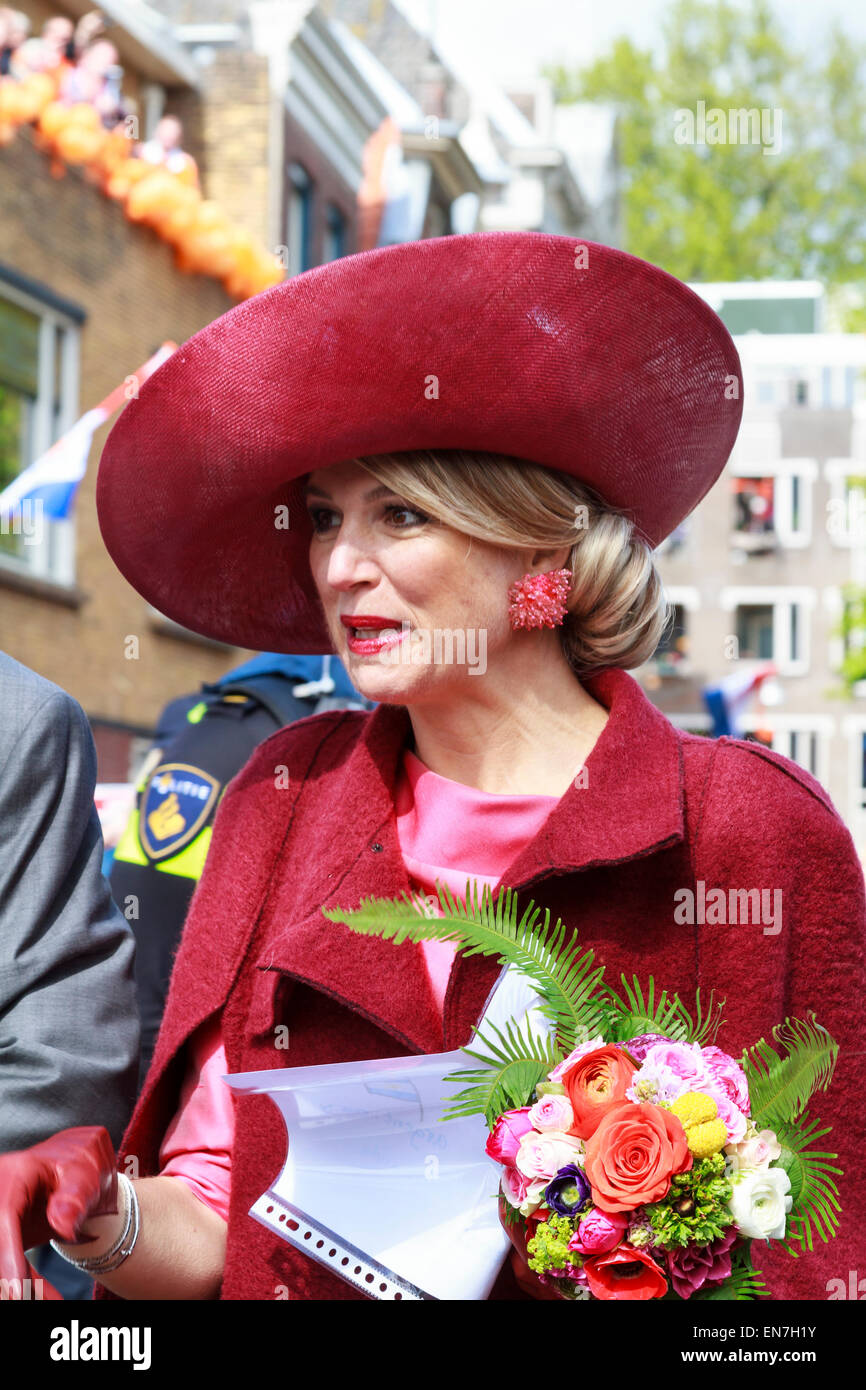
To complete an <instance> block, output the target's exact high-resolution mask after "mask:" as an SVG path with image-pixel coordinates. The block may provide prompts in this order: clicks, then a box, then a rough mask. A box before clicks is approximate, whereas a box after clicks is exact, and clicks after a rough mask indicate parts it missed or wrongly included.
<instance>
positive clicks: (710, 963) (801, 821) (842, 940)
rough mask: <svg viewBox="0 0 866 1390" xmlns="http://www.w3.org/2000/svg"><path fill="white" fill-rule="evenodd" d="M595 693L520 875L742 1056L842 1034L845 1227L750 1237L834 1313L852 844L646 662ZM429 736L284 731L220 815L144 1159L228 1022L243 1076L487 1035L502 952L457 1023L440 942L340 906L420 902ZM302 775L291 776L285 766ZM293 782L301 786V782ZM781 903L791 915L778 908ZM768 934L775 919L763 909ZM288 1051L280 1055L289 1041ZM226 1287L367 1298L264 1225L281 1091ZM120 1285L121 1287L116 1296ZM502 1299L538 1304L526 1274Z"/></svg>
mask: <svg viewBox="0 0 866 1390" xmlns="http://www.w3.org/2000/svg"><path fill="white" fill-rule="evenodd" d="M585 685H586V688H587V689H588V690H589V692H590V693H591V694H592V695H594V696H595V698H596V699H598V700H599V701H600V702H601V703H602V704H603V705H605V707H606V708H608V709H609V711H610V717H609V719H608V723H607V725H606V727H605V729H604V730H603V732H602V734H601V737H600V738H599V740H598V742H597V743H596V745H595V747H594V748H593V750H592V752H591V754H590V755H589V758H588V759H587V762H586V776H585V779H582V780H585V782H586V785H585V786H580V785H572V786H570V787H569V789H568V791H567V792H566V793H565V795H564V796H563V797H562V799H561V800H560V801H559V803H558V804H557V805H556V806H555V808H554V809H553V811H552V812H551V814H550V816H549V818H548V819H547V821H546V822H545V824H544V825H543V826H542V828H541V830H540V832H539V834H538V835H537V836H536V838H535V839H534V840H533V841H532V842H531V843H530V844H528V845H527V846H526V847H525V848H524V849H523V850H522V851H521V852H520V853H519V854H518V855H517V857H516V859H515V860H514V862H513V863H512V864H511V866H510V869H509V870H508V872H507V873H506V874H505V875H504V876H503V880H502V882H503V883H504V884H506V885H507V886H509V887H512V888H515V889H518V890H519V897H518V902H519V903H520V904H522V905H524V906H525V905H526V903H527V902H528V901H529V899H530V898H532V899H534V900H535V902H537V903H539V904H541V905H543V906H546V907H548V908H549V909H550V911H551V913H552V915H553V916H554V918H555V917H557V916H559V917H562V918H563V920H564V921H565V922H566V924H567V925H568V926H570V927H578V928H579V930H580V940H581V943H582V945H583V946H584V947H585V946H592V947H593V948H594V949H595V951H596V954H597V960H598V962H599V963H603V964H605V965H606V967H607V971H606V978H607V979H608V981H610V982H611V983H614V984H618V983H619V977H620V973H621V972H625V973H627V974H628V976H629V977H631V975H632V973H633V972H636V973H637V974H638V975H639V976H640V978H641V980H642V981H643V982H645V981H646V977H647V976H648V975H649V974H650V973H652V974H653V975H654V976H655V980H656V983H657V986H658V987H664V988H666V989H668V990H669V991H672V992H673V991H676V992H678V993H679V994H680V996H681V998H682V999H683V1000H684V1002H685V1003H686V1005H687V1007H689V1008H691V1006H692V1004H693V1001H694V994H695V989H696V987H697V986H700V987H701V996H702V999H704V1000H706V999H708V998H709V993H710V990H711V989H715V990H716V991H717V995H718V994H721V995H724V996H726V997H727V1007H726V1010H725V1017H726V1023H725V1025H724V1027H723V1028H722V1029H721V1031H720V1033H719V1036H718V1038H717V1043H718V1045H719V1046H720V1047H722V1048H724V1049H725V1050H727V1051H729V1052H731V1053H733V1054H735V1055H739V1053H740V1051H741V1049H742V1048H743V1046H744V1045H746V1046H750V1045H751V1044H753V1043H754V1042H756V1041H757V1039H758V1038H759V1037H761V1036H762V1035H765V1036H767V1037H768V1038H769V1035H770V1030H771V1028H772V1027H773V1025H774V1024H777V1023H780V1022H781V1021H782V1020H783V1019H784V1018H785V1016H786V1015H798V1016H801V1017H803V1016H805V1015H806V1014H807V1012H808V1011H809V1010H812V1009H813V1010H814V1011H815V1012H816V1014H817V1017H818V1021H819V1022H820V1023H822V1024H823V1025H824V1026H825V1027H826V1028H827V1029H828V1030H829V1031H830V1032H831V1033H832V1035H833V1036H834V1037H835V1038H836V1039H837V1041H838V1042H839V1043H840V1044H841V1051H840V1057H839V1063H838V1066H837V1070H836V1076H835V1079H834V1082H833V1086H832V1089H831V1091H830V1092H829V1093H828V1094H826V1095H825V1094H823V1093H819V1095H818V1096H817V1098H816V1099H815V1100H814V1101H813V1103H812V1106H811V1107H810V1114H812V1115H814V1116H819V1117H820V1118H821V1120H822V1121H823V1122H824V1123H826V1124H832V1126H833V1133H832V1135H831V1136H830V1138H829V1139H825V1140H823V1141H822V1142H821V1143H819V1144H818V1146H817V1147H819V1148H829V1149H831V1150H832V1151H836V1152H837V1153H838V1154H839V1159H838V1162H837V1166H838V1167H841V1168H843V1169H844V1170H845V1176H844V1178H842V1179H839V1188H840V1195H841V1199H842V1205H843V1219H842V1225H841V1228H840V1234H839V1236H838V1237H837V1238H836V1239H835V1240H834V1241H832V1242H830V1243H829V1244H827V1245H822V1244H821V1243H820V1242H818V1243H817V1249H816V1251H815V1253H814V1254H812V1255H807V1256H804V1257H803V1258H801V1259H799V1260H796V1261H795V1260H793V1259H792V1258H791V1257H790V1256H788V1255H786V1254H785V1253H784V1252H782V1251H781V1250H778V1249H776V1250H774V1251H772V1252H770V1251H766V1250H764V1249H762V1248H761V1247H760V1246H759V1243H757V1242H756V1243H755V1244H754V1245H753V1253H754V1255H755V1256H756V1264H758V1265H759V1266H760V1267H761V1268H762V1269H763V1271H764V1274H765V1277H766V1279H767V1282H768V1283H769V1285H770V1288H771V1290H772V1292H773V1294H774V1296H775V1297H776V1298H797V1299H807V1298H810V1299H823V1298H826V1297H827V1283H828V1280H830V1279H834V1278H842V1279H843V1280H847V1273H848V1271H849V1270H850V1269H854V1268H856V1267H857V1262H858V1258H859V1259H860V1262H861V1263H862V1254H863V1242H862V1230H863V1222H864V1220H866V1210H864V1201H863V1192H864V1182H863V1170H864V1154H863V1144H864V1134H866V1119H864V1116H866V1042H864V1019H863V1001H864V998H866V962H864V937H866V901H864V881H863V873H862V870H861V867H860V864H859V861H858V859H857V855H856V852H855V849H854V845H853V842H852V839H851V836H850V834H849V832H848V830H847V829H846V827H845V825H844V824H843V822H842V821H841V819H840V818H839V816H838V814H837V813H836V811H835V809H834V807H833V805H832V802H831V801H830V799H829V797H828V795H827V793H826V792H825V791H824V789H823V788H822V787H821V786H820V784H819V783H818V782H817V781H816V780H815V779H814V778H813V777H811V776H810V775H809V773H807V772H805V771H804V770H803V769H802V768H800V767H799V766H798V765H797V764H795V763H793V762H791V761H789V760H788V759H786V758H784V757H782V756H781V755H779V754H776V753H773V752H769V751H767V750H766V749H764V748H761V747H759V746H758V745H756V744H754V743H747V742H745V741H741V740H738V739H729V738H722V739H718V740H711V739H705V738H701V737H698V736H695V735H690V734H686V733H683V732H680V731H679V730H677V729H675V728H674V727H673V726H672V725H671V723H670V722H669V721H668V720H667V719H666V718H665V716H664V715H663V714H662V713H661V712H660V711H659V710H657V709H656V707H655V706H654V705H653V704H652V703H651V701H650V700H649V699H648V698H647V697H646V696H645V695H644V693H643V691H642V689H641V687H640V686H639V685H638V683H637V682H636V681H635V680H634V678H633V677H632V676H630V675H629V674H628V673H627V672H624V671H619V670H613V669H611V670H608V671H605V672H602V673H601V674H599V675H596V676H594V677H591V678H589V679H588V680H586V682H585ZM409 733H410V723H409V716H408V712H407V710H406V709H405V708H404V707H403V706H395V705H391V706H387V705H380V706H379V707H378V708H377V709H376V710H374V711H373V712H372V713H371V714H366V713H360V712H356V711H335V712H328V713H323V714H319V715H313V716H311V717H310V718H308V719H302V720H300V721H299V722H298V723H295V724H292V725H290V726H288V727H287V728H285V729H282V730H280V731H279V732H278V733H276V734H274V735H273V736H272V737H271V738H269V739H267V740H266V741H265V742H264V743H263V744H262V745H261V746H260V747H259V748H258V749H257V750H256V752H255V753H254V755H253V756H252V758H251V759H250V760H249V762H248V763H247V764H246V766H245V767H244V768H243V769H242V770H241V772H239V773H238V775H237V776H236V777H235V778H234V780H233V781H232V782H231V784H230V786H229V788H228V790H227V792H226V794H225V796H224V798H223V801H222V804H221V806H220V808H219V811H218V814H217V817H216V822H215V825H214V833H213V839H212V842H211V847H210V851H209V854H208V858H207V862H206V865H205V869H204V872H203V874H202V877H201V880H200V882H199V884H198V887H197V889H196V893H195V896H194V898H193V900H192V903H191V906H190V909H189V914H188V917H187V921H186V925H185V929H184V935H183V940H182V942H181V946H180V950H179V952H178V956H177V960H176V964H175V968H174V972H173V975H172V980H171V987H170V990H169V995H168V1002H167V1005H166V1011H165V1017H164V1020H163V1024H162V1029H161V1031H160V1034H159V1039H158V1042H157V1046H156V1051H155V1055H154V1058H153V1063H152V1066H151V1069H150V1072H149V1074H148V1077H147V1081H146V1084H145V1087H144V1090H143V1092H142V1095H141V1097H140V1099H139V1103H138V1105H137V1107H136V1110H135V1113H134V1114H133V1117H132V1120H131V1121H130V1125H129V1128H128V1130H127V1132H126V1135H125V1137H124V1141H123V1146H122V1149H121V1158H123V1157H125V1156H126V1155H129V1154H135V1155H137V1157H138V1162H139V1172H140V1175H141V1176H142V1177H146V1176H149V1175H152V1174H155V1173H156V1172H158V1150H159V1145H160V1141H161V1139H162V1136H163V1133H164V1131H165V1129H166V1127H167V1125H168V1123H169V1121H170V1119H171V1117H172V1115H173V1113H174V1111H175V1109H176V1107H177V1104H178V1097H179V1090H180V1085H181V1081H182V1078H183V1072H184V1067H185V1061H186V1058H185V1047H184V1044H185V1042H186V1040H187V1039H188V1038H189V1037H190V1035H191V1034H192V1032H193V1031H194V1029H196V1028H197V1027H198V1026H199V1024H201V1023H202V1022H203V1021H204V1020H205V1019H207V1018H208V1017H209V1016H210V1015H212V1014H214V1013H219V1014H221V1016H222V1030H223V1036H224V1039H225V1044H226V1052H227V1057H228V1064H229V1068H230V1070H231V1071H233V1072H240V1071H257V1070H260V1069H264V1068H270V1067H281V1066H287V1065H289V1066H293V1067H294V1066H305V1065H312V1064H315V1063H326V1062H343V1061H350V1060H354V1059H362V1058H374V1057H387V1056H396V1055H404V1054H406V1053H419V1052H437V1051H444V1050H446V1049H449V1048H454V1047H459V1046H461V1045H463V1044H465V1043H468V1042H469V1039H470V1035H471V1029H472V1025H473V1023H475V1022H477V1020H478V1017H479V1015H480V1012H481V1008H482V1006H483V1003H484V1001H485V998H486V996H487V994H488V992H489V990H490V988H491V986H492V984H493V982H494V980H495V978H496V975H497V973H498V969H499V967H498V965H497V964H496V962H495V961H494V960H492V959H485V958H481V957H478V956H473V957H472V958H470V959H468V960H458V961H457V962H456V964H455V967H454V969H453V971H452V974H451V979H450V982H449V986H448V993H447V996H446V999H445V1007H444V1020H445V1021H444V1033H443V1026H442V1022H441V1020H440V1017H439V1015H438V1013H437V1009H436V1006H435V1003H434V1000H433V998H432V995H431V993H430V987H429V984H428V980H427V974H426V970H425V968H424V964H423V960H422V954H421V948H420V947H419V946H418V945H415V944H412V943H404V944H403V945H402V946H394V945H393V944H391V943H389V942H383V941H381V940H379V939H377V938H362V937H358V936H356V935H355V934H353V933H352V932H350V930H349V929H348V927H345V926H343V925H341V924H338V923H334V922H331V921H329V920H328V919H327V918H325V917H323V916H322V915H321V912H320V908H321V907H322V906H327V907H331V906H335V905H338V904H339V905H341V906H344V907H356V906H357V905H358V903H359V902H360V899H361V898H362V897H363V896H366V895H369V894H373V895H376V896H382V897H392V896H396V895H398V894H400V893H402V892H404V891H406V890H407V889H408V887H409V881H408V877H407V874H406V869H405V867H404V864H403V861H402V858H401V855H400V848H399V843H398V838H397V829H396V823H395V816H394V808H393V788H394V783H395V777H396V772H397V768H398V762H399V757H400V753H401V750H402V748H403V746H404V744H405V742H406V741H407V738H408V735H409ZM281 769H288V776H285V775H281V771H280V770H281ZM286 783H288V785H286ZM699 880H702V881H703V883H704V884H705V887H706V892H707V894H709V892H710V890H711V889H712V888H719V887H720V888H723V889H724V890H725V897H726V899H727V890H728V889H729V888H743V889H752V888H758V889H770V890H774V889H781V891H782V905H783V908H782V918H781V920H782V926H781V930H780V931H779V932H778V933H777V934H772V931H771V930H770V931H767V930H765V926H764V925H762V924H761V923H754V924H750V923H743V924H740V925H737V924H733V925H721V924H717V925H708V924H703V925H702V924H700V923H698V922H695V924H693V925H679V924H678V923H677V920H676V919H675V915H674V914H675V911H676V906H677V903H678V902H679V901H681V899H677V898H675V896H674V895H675V894H676V893H677V892H678V890H682V889H691V890H692V891H698V890H697V884H698V881H699ZM769 901H773V897H772V893H771V894H770V897H769ZM765 922H766V919H765ZM281 1023H285V1024H286V1025H288V1028H289V1047H288V1049H287V1050H278V1049H277V1048H276V1047H275V1027H276V1025H278V1024H281ZM236 1121H237V1129H236V1141H235V1149H234V1154H233V1163H232V1192H231V1209H230V1215H229V1223H228V1245H227V1254H226V1265H225V1276H224V1280H223V1285H222V1291H221V1297H222V1298H224V1299H272V1298H279V1297H283V1298H285V1297H286V1293H285V1290H286V1289H288V1296H289V1297H290V1298H292V1299H356V1298H364V1297H366V1295H364V1294H362V1293H360V1292H359V1291H358V1290H356V1289H354V1288H352V1287H351V1286H349V1285H348V1284H346V1283H345V1282H344V1281H342V1280H341V1279H339V1278H338V1276H337V1275H335V1274H333V1273H332V1272H331V1271H330V1270H327V1269H324V1268H322V1267H321V1266H319V1265H318V1264H317V1263H316V1262H315V1261H312V1260H310V1259H309V1258H308V1257H307V1256H306V1255H304V1254H302V1253H301V1252H299V1251H296V1250H294V1249H293V1248H292V1247H291V1246H289V1245H287V1244H286V1243H285V1242H283V1241H281V1240H280V1239H279V1238H278V1237H276V1236H274V1235H272V1234H270V1233H269V1232H268V1231H266V1230H265V1229H264V1227H262V1226H260V1225H259V1224H258V1223H257V1222H256V1221H254V1220H253V1219H252V1218H251V1217H249V1216H248V1215H247V1212H248V1210H249V1208H250V1206H251V1205H252V1203H253V1201H254V1200H255V1199H256V1198H257V1197H258V1196H259V1195H260V1194H261V1193H262V1192H264V1191H265V1189H266V1188H267V1187H268V1185H269V1183H270V1182H272V1181H273V1179H274V1178H275V1177H276V1175H277V1173H278V1172H279V1170H280V1168H281V1166H282V1163H283V1161H284V1158H285V1132H284V1128H283V1123H282V1120H281V1118H280V1116H279V1114H278V1113H277V1110H276V1108H275V1107H274V1106H273V1104H272V1102H271V1101H270V1100H268V1099H267V1097H264V1096H249V1097H245V1098H242V1099H241V1100H240V1101H239V1103H238V1110H237V1116H236ZM98 1296H102V1297H105V1296H109V1297H111V1296H112V1295H107V1293H106V1291H105V1290H104V1289H100V1290H99V1291H98ZM493 1296H494V1297H500V1298H501V1297H505V1298H520V1297H522V1295H521V1294H520V1293H519V1291H518V1289H517V1286H516V1284H515V1283H514V1282H513V1279H512V1277H511V1275H510V1271H509V1267H508V1266H507V1265H506V1266H505V1269H504V1272H503V1275H502V1276H500V1280H499V1283H498V1284H497V1287H496V1289H495V1291H494V1294H493Z"/></svg>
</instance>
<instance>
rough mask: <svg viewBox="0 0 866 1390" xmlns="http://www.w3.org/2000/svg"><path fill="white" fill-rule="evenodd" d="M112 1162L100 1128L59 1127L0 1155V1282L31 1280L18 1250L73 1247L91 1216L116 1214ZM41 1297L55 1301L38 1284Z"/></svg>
mask: <svg viewBox="0 0 866 1390" xmlns="http://www.w3.org/2000/svg"><path fill="white" fill-rule="evenodd" d="M117 1209H118V1203H117V1160H116V1157H115V1153H114V1147H113V1145H112V1142H111V1138H110V1136H109V1133H108V1130H107V1129H103V1127H102V1126H101V1125H84V1126H80V1127H79V1128H77V1129H62V1130H60V1131H59V1133H57V1134H52V1136H51V1138H50V1139H45V1140H43V1142H42V1143H41V1144H34V1145H33V1147H32V1148H30V1149H18V1150H16V1151H14V1152H12V1153H8V1154H0V1279H9V1280H12V1279H18V1280H24V1279H37V1278H39V1277H40V1276H39V1275H37V1274H36V1272H35V1270H33V1269H32V1268H31V1267H30V1265H29V1264H28V1263H27V1260H26V1258H25V1255H24V1252H25V1250H30V1249H32V1248H33V1247H34V1246H36V1245H44V1244H45V1242H46V1241H48V1240H51V1239H54V1240H59V1241H61V1242H64V1243H66V1244H67V1245H75V1244H78V1243H79V1242H81V1243H89V1242H90V1241H92V1240H93V1239H95V1237H92V1236H82V1234H81V1227H82V1225H83V1224H84V1223H85V1222H86V1221H87V1220H88V1219H89V1218H90V1217H92V1216H111V1215H113V1214H114V1213H116V1212H117ZM42 1282H43V1286H44V1291H45V1292H44V1296H45V1297H46V1298H55V1299H58V1298H60V1294H59V1293H58V1292H57V1290H56V1289H54V1288H52V1286H51V1285H50V1284H49V1283H48V1281H47V1280H43V1281H42Z"/></svg>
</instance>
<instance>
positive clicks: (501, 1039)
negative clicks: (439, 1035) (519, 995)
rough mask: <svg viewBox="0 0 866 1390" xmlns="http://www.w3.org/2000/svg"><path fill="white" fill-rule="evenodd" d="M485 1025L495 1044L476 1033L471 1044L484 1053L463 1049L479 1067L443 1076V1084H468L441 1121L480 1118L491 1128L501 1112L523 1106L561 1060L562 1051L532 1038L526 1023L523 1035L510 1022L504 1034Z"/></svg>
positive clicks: (492, 1025) (549, 1041)
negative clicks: (463, 1117) (469, 1116)
mask: <svg viewBox="0 0 866 1390" xmlns="http://www.w3.org/2000/svg"><path fill="white" fill-rule="evenodd" d="M487 1026H488V1027H489V1028H490V1029H492V1031H493V1032H494V1033H495V1034H496V1039H497V1041H495V1042H494V1041H492V1040H491V1039H490V1038H489V1037H485V1036H484V1035H483V1034H481V1033H479V1032H476V1034H475V1037H474V1038H473V1042H480V1043H482V1044H483V1045H484V1047H485V1048H486V1049H487V1051H486V1053H485V1052H476V1051H475V1050H474V1049H471V1048H468V1047H464V1048H463V1051H464V1052H465V1053H466V1055H467V1056H468V1057H474V1058H475V1059H476V1060H477V1061H479V1062H481V1063H482V1066H481V1067H475V1068H472V1069H471V1070H465V1071H456V1072H451V1073H449V1075H448V1076H446V1077H445V1080H446V1081H454V1082H460V1081H468V1082H469V1083H470V1084H469V1085H468V1086H466V1087H465V1088H464V1090H462V1091H460V1092H459V1093H458V1094H457V1095H455V1096H454V1097H453V1099H452V1103H451V1107H450V1109H449V1110H447V1111H446V1112H445V1114H443V1116H442V1119H443V1120H456V1119H459V1118H460V1117H462V1116H466V1115H483V1116H484V1118H485V1119H486V1121H487V1125H488V1128H489V1129H493V1127H494V1125H495V1124H496V1121H497V1120H498V1118H499V1116H500V1115H501V1114H502V1113H503V1111H504V1110H519V1109H520V1107H521V1106H523V1105H526V1103H527V1101H528V1100H529V1098H530V1096H531V1095H532V1092H533V1091H534V1090H535V1087H536V1086H537V1085H538V1083H539V1081H543V1080H544V1079H545V1078H546V1076H547V1074H548V1072H550V1071H551V1070H552V1069H553V1068H554V1067H555V1066H556V1064H557V1062H559V1061H561V1060H562V1052H561V1051H560V1050H559V1049H558V1048H557V1047H556V1045H555V1043H554V1041H553V1039H552V1038H551V1037H537V1036H535V1035H534V1034H533V1033H531V1032H530V1030H529V1025H528V1024H527V1025H525V1027H526V1031H525V1032H524V1029H523V1028H522V1027H517V1026H515V1025H514V1024H512V1023H511V1022H509V1023H507V1024H506V1026H505V1032H504V1033H503V1032H502V1031H501V1030H500V1029H499V1028H497V1027H496V1024H495V1023H492V1022H491V1023H488V1025H487Z"/></svg>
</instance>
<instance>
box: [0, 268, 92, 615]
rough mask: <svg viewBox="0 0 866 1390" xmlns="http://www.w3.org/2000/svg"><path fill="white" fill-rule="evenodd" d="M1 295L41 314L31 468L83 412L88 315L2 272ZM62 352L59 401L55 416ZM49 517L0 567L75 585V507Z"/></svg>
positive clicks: (0, 558) (0, 555)
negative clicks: (20, 552)
mask: <svg viewBox="0 0 866 1390" xmlns="http://www.w3.org/2000/svg"><path fill="white" fill-rule="evenodd" d="M34 288H35V287H34ZM0 299H5V300H7V301H8V302H9V303H10V304H15V305H17V306H18V307H19V308H22V309H24V310H26V312H27V313H30V314H33V316H34V317H35V318H38V320H39V340H38V348H37V352H38V362H37V394H36V400H35V404H34V409H33V441H32V457H31V458H29V459H28V460H27V463H26V464H25V465H24V467H25V468H27V467H29V465H30V464H32V463H35V461H36V460H37V459H38V458H41V457H42V455H43V454H44V453H45V452H46V451H47V450H48V449H49V448H50V447H51V445H52V444H54V443H56V442H57V440H58V439H60V438H61V437H62V436H63V435H64V434H65V433H66V431H67V430H68V429H70V428H71V427H72V425H74V424H75V422H76V420H77V419H78V418H79V416H80V408H79V397H80V380H81V327H82V323H83V320H84V315H83V314H81V313H76V312H73V311H70V312H66V311H64V310H63V309H62V308H60V307H58V306H57V305H56V304H55V303H53V302H49V300H48V297H47V296H46V298H45V299H43V298H41V297H40V296H39V294H38V293H31V292H29V291H28V290H27V289H25V288H24V287H23V286H22V285H21V284H18V283H14V282H13V281H12V280H10V279H8V278H7V277H6V276H5V275H3V274H0ZM58 343H59V354H58V351H57V349H58ZM58 356H59V381H60V387H59V399H60V406H59V409H58V411H57V415H56V419H55V418H54V413H55V412H54V406H55V386H56V380H57V359H58ZM21 471H22V472H23V471H24V470H23V469H22V470H21ZM18 476H20V474H19V475H18ZM45 520H46V522H47V526H46V529H45V531H44V533H43V535H42V537H41V539H40V540H38V541H36V542H34V543H33V544H29V543H28V544H26V545H25V547H24V552H23V556H20V557H19V556H14V555H6V554H4V553H0V568H2V569H3V570H4V571H5V572H7V573H12V574H15V575H20V576H24V577H26V578H35V579H41V580H47V581H48V582H49V583H53V584H60V585H62V586H64V587H67V588H73V587H74V586H75V582H76V572H75V555H76V511H75V507H74V506H73V508H72V513H71V515H70V517H69V518H67V519H66V520H63V521H59V520H55V519H54V518H51V517H48V518H45Z"/></svg>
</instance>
